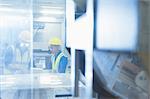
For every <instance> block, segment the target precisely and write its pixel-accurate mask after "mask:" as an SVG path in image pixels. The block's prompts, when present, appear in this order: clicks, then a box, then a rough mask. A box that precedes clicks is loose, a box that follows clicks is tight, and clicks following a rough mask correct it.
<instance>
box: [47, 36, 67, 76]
mask: <svg viewBox="0 0 150 99" xmlns="http://www.w3.org/2000/svg"><path fill="white" fill-rule="evenodd" d="M61 44H62V42H61V40H60V39H59V38H57V37H55V38H52V39H51V40H50V41H49V46H48V49H49V52H50V54H51V56H50V57H51V63H50V66H51V68H52V72H56V73H57V72H58V73H65V71H66V67H67V63H68V58H67V56H66V55H65V54H64V53H63V51H62V50H61Z"/></svg>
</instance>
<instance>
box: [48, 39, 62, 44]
mask: <svg viewBox="0 0 150 99" xmlns="http://www.w3.org/2000/svg"><path fill="white" fill-rule="evenodd" d="M61 43H62V42H61V40H60V39H59V38H57V37H55V38H52V39H51V40H49V44H50V45H61Z"/></svg>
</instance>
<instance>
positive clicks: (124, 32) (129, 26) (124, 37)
mask: <svg viewBox="0 0 150 99" xmlns="http://www.w3.org/2000/svg"><path fill="white" fill-rule="evenodd" d="M137 8H138V0H115V1H114V0H100V1H99V2H98V8H97V24H96V25H97V27H96V29H97V31H96V32H97V35H96V46H97V48H99V49H109V50H134V49H135V48H136V44H137V34H138V11H137V10H138V9H137Z"/></svg>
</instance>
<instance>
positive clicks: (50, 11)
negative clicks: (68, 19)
mask: <svg viewBox="0 0 150 99" xmlns="http://www.w3.org/2000/svg"><path fill="white" fill-rule="evenodd" d="M40 13H48V14H64V10H56V9H43V10H40Z"/></svg>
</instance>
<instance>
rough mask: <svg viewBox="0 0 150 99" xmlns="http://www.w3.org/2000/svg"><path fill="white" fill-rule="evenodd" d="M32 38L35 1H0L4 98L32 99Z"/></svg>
mask: <svg viewBox="0 0 150 99" xmlns="http://www.w3.org/2000/svg"><path fill="white" fill-rule="evenodd" d="M31 37H32V1H31V0H24V1H22V0H13V1H12V0H0V99H30V97H31V95H28V97H26V96H27V93H30V91H25V92H23V91H22V89H24V88H25V87H26V86H25V85H27V84H29V83H30V82H29V79H30V78H29V77H30V76H25V74H27V73H29V72H30V67H31V63H32V62H31V60H32V59H31V57H30V56H31V55H32V38H31ZM23 93H24V95H22V94H23ZM25 93H26V94H25Z"/></svg>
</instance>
